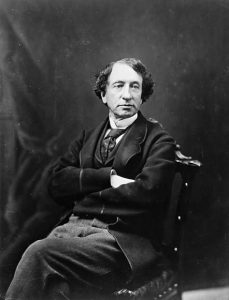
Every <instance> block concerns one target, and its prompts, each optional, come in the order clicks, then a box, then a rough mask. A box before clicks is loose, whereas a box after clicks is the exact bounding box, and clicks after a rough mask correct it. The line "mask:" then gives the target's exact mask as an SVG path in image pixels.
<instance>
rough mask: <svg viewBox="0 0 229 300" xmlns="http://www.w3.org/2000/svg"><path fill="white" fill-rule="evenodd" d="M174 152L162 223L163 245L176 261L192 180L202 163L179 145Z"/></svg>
mask: <svg viewBox="0 0 229 300" xmlns="http://www.w3.org/2000/svg"><path fill="white" fill-rule="evenodd" d="M175 154H176V158H175V161H176V175H175V179H174V183H173V187H172V192H171V196H170V201H169V206H168V210H167V215H166V221H165V225H164V233H163V247H164V249H165V251H166V253H167V254H168V256H169V257H170V258H171V257H173V258H174V262H175V263H177V261H178V254H179V255H180V253H179V252H180V244H181V239H182V234H183V231H184V223H185V220H186V217H187V212H188V207H189V201H190V197H191V191H192V185H193V181H194V178H195V175H196V174H197V172H198V171H199V169H200V167H201V165H202V164H201V163H200V161H198V160H193V159H192V157H190V156H185V155H183V154H182V153H181V150H180V146H179V145H176V153H175Z"/></svg>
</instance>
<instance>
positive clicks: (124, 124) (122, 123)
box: [109, 114, 138, 129]
mask: <svg viewBox="0 0 229 300" xmlns="http://www.w3.org/2000/svg"><path fill="white" fill-rule="evenodd" d="M137 117H138V114H135V115H133V116H132V117H130V118H126V119H123V120H118V121H116V123H115V122H114V119H113V118H112V116H111V115H110V114H109V121H110V126H111V128H112V129H116V128H118V129H126V128H127V127H129V126H130V125H131V124H133V123H134V121H135V120H136V119H137Z"/></svg>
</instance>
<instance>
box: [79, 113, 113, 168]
mask: <svg viewBox="0 0 229 300" xmlns="http://www.w3.org/2000/svg"><path fill="white" fill-rule="evenodd" d="M107 122H108V118H106V119H105V121H103V122H102V123H101V124H99V125H98V126H97V127H96V128H95V129H94V130H93V131H92V133H91V134H90V136H89V138H88V139H87V140H86V143H85V144H84V146H83V148H82V150H81V152H80V161H81V162H80V165H81V168H89V167H92V166H93V164H94V156H95V151H96V146H97V143H98V141H99V138H100V136H101V134H102V133H103V130H104V127H105V126H106V125H107Z"/></svg>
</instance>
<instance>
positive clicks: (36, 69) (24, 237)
mask: <svg viewBox="0 0 229 300" xmlns="http://www.w3.org/2000/svg"><path fill="white" fill-rule="evenodd" d="M0 22H1V24H0V72H1V91H2V92H1V94H0V96H1V99H0V109H1V113H0V118H2V120H3V119H4V112H5V111H7V112H9V111H10V115H11V116H12V118H11V119H10V120H11V121H10V122H11V123H12V124H13V130H12V131H10V133H7V132H6V131H5V130H3V127H2V128H1V129H0V132H1V137H4V145H9V143H11V144H12V145H14V146H13V149H11V148H12V147H11V148H10V147H9V148H10V155H8V156H7V155H5V156H4V157H3V156H1V161H0V163H1V165H3V164H5V165H7V166H8V165H9V164H10V163H12V162H14V163H13V166H12V168H13V170H12V169H11V173H9V174H8V173H7V172H2V173H1V175H2V176H3V178H2V179H1V182H5V181H4V180H5V179H4V178H5V177H7V178H8V179H9V177H10V179H9V180H8V181H7V184H8V189H7V191H6V192H5V193H1V195H2V197H1V198H2V199H0V201H1V208H2V209H1V224H3V225H4V226H3V227H4V229H1V230H2V232H4V238H2V255H1V257H0V268H1V265H2V266H3V267H2V270H3V271H0V273H1V272H2V274H4V276H5V275H6V273H7V274H9V278H10V276H11V273H10V268H11V271H12V272H13V269H14V267H15V264H16V263H17V261H18V259H19V258H20V256H21V253H22V252H23V251H24V249H25V248H26V247H27V246H28V245H29V244H30V243H31V242H32V241H34V240H36V239H38V238H41V237H43V236H45V235H46V234H47V232H49V230H50V229H51V228H52V226H53V225H54V224H55V223H56V222H57V220H58V218H59V215H60V214H61V213H62V212H63V209H62V208H60V207H59V206H57V205H56V204H55V203H53V202H52V200H51V199H50V198H49V196H48V195H47V193H46V190H45V188H44V186H45V178H46V177H45V176H46V172H47V168H48V166H49V164H50V163H51V162H52V161H53V160H54V159H55V158H56V157H57V156H59V155H60V154H62V153H63V152H64V151H65V150H66V148H67V146H68V144H69V142H70V140H71V139H72V138H73V137H75V136H76V135H77V134H78V133H79V131H80V130H81V129H82V127H86V128H89V127H93V126H95V125H96V124H98V122H100V121H101V120H102V119H103V117H104V116H105V115H106V107H105V106H104V105H103V104H102V103H101V102H100V100H99V99H97V98H96V96H95V95H94V93H93V85H94V75H95V73H96V72H97V71H98V70H99V69H100V68H101V67H103V66H104V65H106V64H107V63H109V62H110V61H114V60H117V59H120V58H124V57H137V58H140V59H141V60H142V61H143V63H145V64H146V66H147V67H148V68H149V70H150V71H151V72H152V75H153V78H154V80H155V82H156V85H155V93H154V95H153V97H152V99H151V100H149V101H148V102H147V103H146V104H144V105H143V107H142V112H143V113H144V114H145V115H146V116H147V117H153V118H155V119H157V120H159V121H160V122H161V123H162V124H163V125H164V127H165V128H166V129H167V130H168V131H169V132H170V134H171V135H173V136H174V138H175V139H176V141H177V142H178V143H179V144H180V145H181V146H182V149H183V151H184V153H186V154H188V155H191V156H193V157H194V158H196V159H200V160H201V161H202V162H203V165H204V167H203V168H202V170H201V172H200V174H199V175H198V177H197V179H196V182H195V189H194V192H193V199H192V203H191V205H190V209H189V212H188V216H189V218H188V223H187V226H186V231H185V254H184V259H183V260H184V261H183V265H184V280H185V286H186V289H189V288H199V287H206V286H219V285H227V284H228V283H229V282H228V281H229V280H228V278H229V276H228V275H229V271H228V270H229V257H228V248H229V247H228V243H229V242H228V239H229V237H228V227H229V226H228V225H229V224H228V220H227V219H228V212H229V210H228V206H229V205H228V201H227V200H228V194H229V186H228V183H227V182H228V179H229V172H228V162H229V151H228V146H229V125H228V113H229V107H228V95H229V93H228V92H229V84H228V82H229V81H228V79H229V57H228V53H229V31H228V26H229V1H227V0H208V1H207V0H201V1H198V0H189V1H183V0H173V1H170V0H164V1H161V0H151V1H148V0H132V1H131V0H119V1H114V0H113V1H112V0H86V1H85V0H65V1H63V0H20V1H18V0H1V1H0ZM12 141H13V142H12ZM4 149H5V148H4ZM0 187H1V186H0ZM9 266H10V267H9ZM4 272H5V273H4ZM2 276H3V275H2Z"/></svg>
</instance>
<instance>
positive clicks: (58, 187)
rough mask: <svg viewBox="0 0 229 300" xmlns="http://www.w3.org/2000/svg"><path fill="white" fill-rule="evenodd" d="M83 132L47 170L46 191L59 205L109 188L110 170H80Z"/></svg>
mask: <svg viewBox="0 0 229 300" xmlns="http://www.w3.org/2000/svg"><path fill="white" fill-rule="evenodd" d="M84 138H85V132H84V131H83V132H82V133H81V134H80V136H79V138H77V139H76V140H75V141H73V142H72V143H71V145H70V147H69V149H68V151H67V153H66V154H65V155H64V156H63V157H61V158H59V159H58V160H57V161H56V162H55V163H54V165H53V166H51V168H50V169H49V175H48V191H49V194H50V195H51V197H52V198H54V199H55V200H56V201H57V202H58V203H59V204H64V205H65V204H66V205H69V204H72V203H73V202H74V201H76V200H80V199H81V198H82V196H83V195H85V194H89V193H93V192H97V191H100V190H103V189H106V188H108V187H109V186H110V171H111V168H108V167H104V168H100V169H93V168H81V163H80V152H81V150H82V147H83V144H84Z"/></svg>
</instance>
